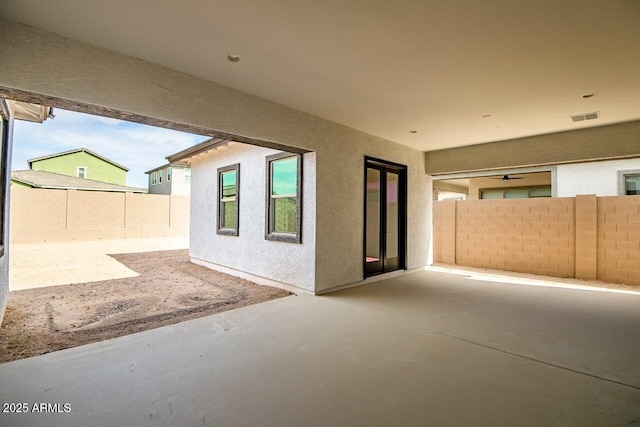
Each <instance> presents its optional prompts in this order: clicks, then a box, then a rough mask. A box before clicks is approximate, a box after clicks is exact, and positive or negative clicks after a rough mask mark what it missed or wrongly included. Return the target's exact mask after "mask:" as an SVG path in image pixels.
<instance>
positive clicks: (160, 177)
mask: <svg viewBox="0 0 640 427" xmlns="http://www.w3.org/2000/svg"><path fill="white" fill-rule="evenodd" d="M158 184H162V169H160V170H159V171H158Z"/></svg>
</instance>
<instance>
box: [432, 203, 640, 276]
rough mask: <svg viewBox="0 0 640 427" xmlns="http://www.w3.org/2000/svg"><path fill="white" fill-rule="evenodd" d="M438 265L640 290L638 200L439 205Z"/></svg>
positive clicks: (436, 217)
mask: <svg viewBox="0 0 640 427" xmlns="http://www.w3.org/2000/svg"><path fill="white" fill-rule="evenodd" d="M433 222H434V224H433V230H434V231H433V247H434V262H436V263H444V264H458V265H464V266H471V267H480V268H490V269H498V270H506V271H514V272H520V273H532V274H541V275H547V276H554V277H575V278H578V279H584V280H596V279H597V280H603V281H607V282H614V283H625V284H630V285H640V196H618V197H596V196H594V195H585V196H576V197H567V198H549V199H514V200H465V201H457V200H444V201H441V202H434V212H433Z"/></svg>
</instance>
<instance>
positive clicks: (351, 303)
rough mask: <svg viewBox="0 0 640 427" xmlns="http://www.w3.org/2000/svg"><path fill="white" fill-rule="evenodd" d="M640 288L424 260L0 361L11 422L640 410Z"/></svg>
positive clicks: (569, 416)
mask: <svg viewBox="0 0 640 427" xmlns="http://www.w3.org/2000/svg"><path fill="white" fill-rule="evenodd" d="M638 308H640V297H639V296H637V295H629V294H618V293H611V292H610V293H600V292H591V291H586V290H570V289H561V288H548V287H533V286H515V285H510V284H501V283H492V282H478V281H474V280H470V279H469V278H465V277H462V276H454V275H450V274H444V273H436V272H419V273H414V274H410V275H405V276H401V277H397V278H394V279H391V280H386V281H382V282H378V283H377V284H373V285H369V286H366V287H361V288H354V289H349V290H345V291H342V292H338V293H335V294H331V295H327V296H322V297H318V296H315V297H314V296H310V295H299V296H292V297H287V298H283V299H279V300H275V301H271V302H268V303H264V304H259V305H255V306H250V307H246V308H243V309H239V310H234V311H231V312H227V313H223V314H219V315H215V316H210V317H206V318H202V319H197V320H194V321H190V322H185V323H182V324H178V325H172V326H168V327H164V328H159V329H156V330H152V331H147V332H143V333H139V334H135V335H130V336H127V337H122V338H118V339H114V340H110V341H107V342H103V343H99V344H92V345H88V346H83V347H78V348H75V349H69V350H64V351H61V352H58V353H52V354H48V355H44V356H39V357H36V358H32V359H25V360H21V361H16V362H11V363H6V364H3V365H0V401H1V402H25V403H27V404H28V405H27V406H28V407H29V410H30V411H31V410H32V407H33V404H37V403H59V404H60V408H62V409H61V410H62V411H64V408H65V407H64V404H65V403H68V404H69V407H70V412H68V413H64V412H62V413H28V414H8V413H0V424H2V425H12V426H27V425H28V426H39V425H42V426H44V425H46V426H75V425H83V426H86V425H91V426H108V425H136V426H146V425H149V426H152V425H153V426H155V425H158V426H160V425H180V426H197V425H224V426H228V425H269V426H270V425H273V426H300V425H310V426H314V425H319V426H320V425H322V426H325V425H331V426H357V425H373V426H389V425H402V426H411V425H416V426H418V425H419V426H424V425H434V426H460V425H490V426H510V427H511V426H515V425H517V426H541V425H545V426H546V425H558V426H614V425H630V424H631V425H633V424H634V423H638V424H640V370H638V369H637V361H638V360H640V330H639V329H640V328H638V325H640V310H639V309H638Z"/></svg>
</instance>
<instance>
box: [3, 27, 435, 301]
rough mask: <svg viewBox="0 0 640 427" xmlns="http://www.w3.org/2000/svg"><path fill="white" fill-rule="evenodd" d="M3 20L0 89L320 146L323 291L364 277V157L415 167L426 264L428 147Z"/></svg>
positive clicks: (411, 177) (412, 219) (413, 237)
mask: <svg viewBox="0 0 640 427" xmlns="http://www.w3.org/2000/svg"><path fill="white" fill-rule="evenodd" d="M1 23H2V25H0V36H1V37H3V38H4V40H6V41H7V43H6V49H5V51H4V52H3V68H6V69H8V70H9V71H8V72H3V74H2V75H0V88H1V87H6V88H10V89H14V90H24V91H29V92H33V93H37V94H44V95H48V96H52V97H56V98H61V99H67V100H73V101H75V102H78V103H84V104H89V105H98V106H102V107H106V108H110V109H113V110H118V111H124V112H132V113H136V114H139V115H143V116H146V117H151V118H154V119H156V120H166V121H169V122H172V123H179V124H182V125H189V126H192V127H193V128H194V129H195V128H199V129H202V130H203V131H202V132H201V133H203V134H206V132H205V130H207V129H208V130H214V131H221V132H227V133H231V134H236V135H241V136H243V137H250V138H257V139H260V140H262V141H273V142H275V143H278V144H282V145H288V146H291V147H298V148H303V149H307V150H310V151H313V152H315V161H316V163H315V164H316V206H317V211H316V251H315V283H316V291H321V290H326V289H330V288H333V287H336V286H340V285H344V284H349V283H353V282H358V281H360V280H362V278H363V272H362V263H363V259H362V258H363V220H364V194H363V193H364V190H363V188H364V156H365V155H369V156H372V157H377V158H380V159H383V160H389V161H394V162H398V163H401V164H405V165H407V166H408V186H409V198H408V231H407V235H408V236H409V239H408V243H407V265H408V267H409V268H414V267H420V266H423V265H426V263H427V258H428V247H429V245H428V242H429V239H430V234H431V179H430V178H429V177H428V176H426V175H425V172H424V171H425V167H424V156H423V154H422V153H421V152H419V151H417V150H413V149H411V148H408V147H406V146H402V145H399V144H396V143H393V142H390V141H387V140H384V139H382V138H378V137H375V136H372V135H368V134H365V133H363V132H360V131H357V130H354V129H352V128H349V127H346V126H343V125H340V124H337V123H334V122H330V121H328V120H324V119H322V118H319V117H316V116H313V115H310V114H307V113H304V112H301V111H298V110H294V109H292V108H289V107H286V106H284V105H280V104H276V103H274V102H271V101H267V100H265V99H261V98H258V97H256V96H252V95H248V94H245V93H242V92H239V91H236V90H233V89H230V88H227V87H223V86H221V85H218V84H216V83H214V82H210V81H205V80H201V79H198V78H196V77H192V76H188V75H185V74H181V73H178V72H176V71H172V70H169V69H167V68H164V67H161V66H158V65H154V64H150V63H147V62H144V61H141V60H138V59H135V58H131V57H128V56H125V55H121V54H116V53H113V52H109V51H106V50H103V49H98V48H95V47H92V46H89V45H86V44H82V43H79V42H77V41H74V40H71V39H68V38H65V37H61V36H58V35H55V34H52V33H49V32H45V31H41V30H37V29H33V28H28V27H25V26H22V25H20V24H16V23H12V22H8V21H3V22H1ZM43 69H46V70H48V73H47V75H46V78H42V70H43ZM105 70H113V72H107V71H105ZM195 193H196V192H195V191H192V194H194V195H195ZM194 230H195V228H194Z"/></svg>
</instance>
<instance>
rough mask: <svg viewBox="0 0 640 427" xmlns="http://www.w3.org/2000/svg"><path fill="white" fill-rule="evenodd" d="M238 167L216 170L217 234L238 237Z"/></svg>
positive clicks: (232, 166) (236, 165)
mask: <svg viewBox="0 0 640 427" xmlns="http://www.w3.org/2000/svg"><path fill="white" fill-rule="evenodd" d="M239 206H240V165H239V164H235V165H231V166H225V167H223V168H219V169H218V224H217V228H218V234H226V235H228V236H237V235H238V228H239V227H238V222H239V221H238V220H239Z"/></svg>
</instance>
